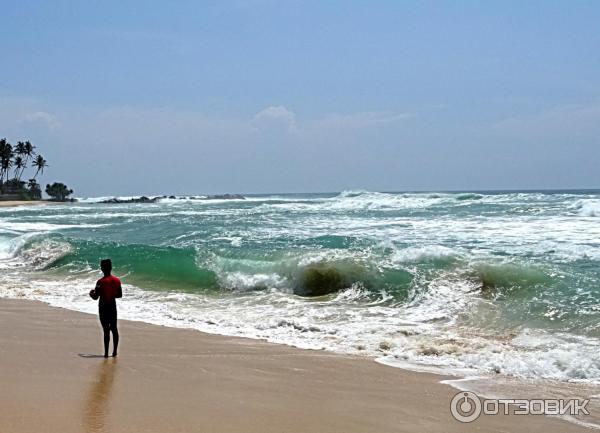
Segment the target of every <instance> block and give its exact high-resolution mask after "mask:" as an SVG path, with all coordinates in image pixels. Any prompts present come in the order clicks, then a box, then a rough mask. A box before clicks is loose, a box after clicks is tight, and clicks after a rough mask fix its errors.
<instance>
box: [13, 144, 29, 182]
mask: <svg viewBox="0 0 600 433" xmlns="http://www.w3.org/2000/svg"><path fill="white" fill-rule="evenodd" d="M15 154H16V155H17V158H20V159H19V163H18V164H17V159H16V158H15V167H16V169H15V178H17V179H19V180H20V179H21V176H23V172H24V171H25V168H26V167H27V159H28V158H27V146H26V145H25V143H24V142H23V141H18V142H17V145H16V146H15ZM23 157H25V158H23Z"/></svg>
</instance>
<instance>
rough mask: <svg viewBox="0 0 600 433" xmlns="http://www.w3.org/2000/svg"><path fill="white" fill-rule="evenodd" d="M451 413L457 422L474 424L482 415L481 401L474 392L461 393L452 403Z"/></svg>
mask: <svg viewBox="0 0 600 433" xmlns="http://www.w3.org/2000/svg"><path fill="white" fill-rule="evenodd" d="M450 412H452V416H453V417H454V419H455V420H457V421H460V422H473V421H475V420H476V419H477V418H479V415H481V400H479V397H477V394H475V393H474V392H470V391H462V392H459V393H458V394H456V395H455V396H454V397H453V398H452V401H451V402H450Z"/></svg>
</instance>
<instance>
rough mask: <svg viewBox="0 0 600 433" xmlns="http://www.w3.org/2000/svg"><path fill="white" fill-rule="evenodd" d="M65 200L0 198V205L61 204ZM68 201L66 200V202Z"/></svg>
mask: <svg viewBox="0 0 600 433" xmlns="http://www.w3.org/2000/svg"><path fill="white" fill-rule="evenodd" d="M61 203H65V202H60V201H50V200H6V201H2V200H0V207H12V206H31V205H36V204H61ZM66 203H68V202H66Z"/></svg>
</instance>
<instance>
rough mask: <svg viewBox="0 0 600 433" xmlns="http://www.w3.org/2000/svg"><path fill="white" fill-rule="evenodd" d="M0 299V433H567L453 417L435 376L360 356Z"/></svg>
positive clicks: (542, 423)
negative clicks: (108, 328) (103, 323)
mask: <svg viewBox="0 0 600 433" xmlns="http://www.w3.org/2000/svg"><path fill="white" fill-rule="evenodd" d="M120 331H121V339H122V345H121V350H120V355H119V357H118V358H114V359H113V358H110V359H108V360H105V359H104V358H101V357H98V354H100V353H101V344H102V343H101V332H100V327H99V324H98V320H97V318H96V317H94V316H91V315H87V314H83V313H77V312H73V311H68V310H64V309H59V308H51V307H48V306H47V305H45V304H42V303H38V302H34V301H20V300H7V299H0V390H1V392H0V432H1V433H12V432H18V433H25V432H28V433H29V432H31V433H53V432H56V433H69V432H77V433H81V432H131V433H137V432H160V433H169V432H203V433H208V432H246V433H252V432H256V433H259V432H260V433H267V432H277V433H286V432H288V433H299V432H315V433H317V432H319V433H329V432H331V433H352V432H377V433H385V432H415V433H424V432H445V433H451V432H471V431H472V432H487V433H492V432H543V433H553V432H561V433H562V432H577V431H590V430H588V429H585V428H582V427H579V426H577V425H574V424H569V423H566V422H564V421H562V420H559V419H557V418H550V417H546V416H514V415H512V416H504V415H499V416H482V417H480V418H479V419H478V420H477V421H475V422H474V423H471V424H461V423H459V422H457V421H455V420H454V419H453V418H452V417H451V415H450V412H449V402H450V400H451V398H452V396H453V395H454V394H456V390H454V389H452V388H451V387H449V386H447V385H443V384H440V383H439V380H441V379H442V378H441V377H440V376H434V375H429V374H423V373H413V372H408V371H404V370H400V369H397V368H391V367H386V366H383V365H380V364H377V363H375V362H374V361H372V360H369V359H362V358H355V357H350V356H341V355H336V354H332V353H328V352H324V351H310V350H301V349H295V348H291V347H287V346H280V345H274V344H269V343H265V342H261V341H256V340H248V339H242V338H231V337H223V336H217V335H209V334H204V333H201V332H198V331H194V330H183V329H173V328H166V327H160V326H154V325H148V324H144V323H138V322H127V321H121V322H120Z"/></svg>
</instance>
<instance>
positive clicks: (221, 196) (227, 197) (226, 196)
mask: <svg viewBox="0 0 600 433" xmlns="http://www.w3.org/2000/svg"><path fill="white" fill-rule="evenodd" d="M198 198H199V199H200V200H246V197H244V196H243V195H241V194H213V195H207V196H206V197H198Z"/></svg>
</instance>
